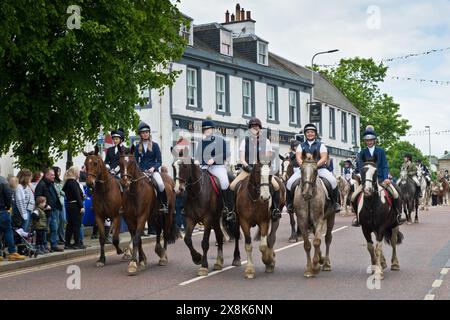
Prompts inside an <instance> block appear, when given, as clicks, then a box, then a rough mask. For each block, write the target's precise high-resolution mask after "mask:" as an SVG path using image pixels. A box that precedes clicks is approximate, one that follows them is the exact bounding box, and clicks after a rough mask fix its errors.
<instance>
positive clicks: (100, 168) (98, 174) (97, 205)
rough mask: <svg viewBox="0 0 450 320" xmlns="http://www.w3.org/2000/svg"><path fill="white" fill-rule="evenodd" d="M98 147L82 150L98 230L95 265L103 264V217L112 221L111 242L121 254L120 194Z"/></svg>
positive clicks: (116, 182) (100, 265) (118, 187)
mask: <svg viewBox="0 0 450 320" xmlns="http://www.w3.org/2000/svg"><path fill="white" fill-rule="evenodd" d="M98 152H99V150H98V147H97V146H96V147H95V151H93V152H89V153H86V152H83V154H84V155H85V156H86V160H85V161H84V166H85V168H86V173H87V178H86V184H87V185H88V186H89V187H91V188H93V189H94V192H93V195H92V204H93V208H94V212H95V221H96V223H97V226H98V230H99V234H100V236H99V242H100V258H99V259H98V261H97V267H103V266H104V265H105V260H106V259H105V239H106V237H105V219H106V218H109V219H111V221H112V232H113V244H114V246H115V247H116V252H117V254H122V253H123V252H122V249H120V247H119V232H120V219H121V216H120V214H119V211H120V208H121V206H122V195H121V192H120V185H119V182H118V181H117V180H116V179H115V178H114V177H113V176H112V175H111V174H109V172H108V170H107V169H106V166H105V163H104V162H103V160H102V158H101V157H100V156H99V155H98Z"/></svg>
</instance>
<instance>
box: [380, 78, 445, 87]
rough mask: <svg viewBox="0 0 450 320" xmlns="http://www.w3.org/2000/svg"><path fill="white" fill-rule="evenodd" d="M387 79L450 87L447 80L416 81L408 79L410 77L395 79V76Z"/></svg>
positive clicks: (415, 79)
mask: <svg viewBox="0 0 450 320" xmlns="http://www.w3.org/2000/svg"><path fill="white" fill-rule="evenodd" d="M388 79H391V80H406V81H414V82H419V83H432V84H436V85H441V86H450V81H447V80H444V81H442V80H428V79H417V78H410V77H397V76H391V77H388Z"/></svg>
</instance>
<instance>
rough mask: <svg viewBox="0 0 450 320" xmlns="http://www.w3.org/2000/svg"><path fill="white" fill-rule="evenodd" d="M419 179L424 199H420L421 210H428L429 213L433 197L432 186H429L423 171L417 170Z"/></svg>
mask: <svg viewBox="0 0 450 320" xmlns="http://www.w3.org/2000/svg"><path fill="white" fill-rule="evenodd" d="M417 178H418V179H419V182H420V191H421V193H422V197H421V198H420V199H419V203H420V210H426V211H428V205H429V204H428V203H429V201H430V197H431V194H430V193H431V190H430V186H428V185H427V179H426V178H425V175H424V174H423V171H422V170H420V169H419V170H417Z"/></svg>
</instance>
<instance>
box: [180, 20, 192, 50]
mask: <svg viewBox="0 0 450 320" xmlns="http://www.w3.org/2000/svg"><path fill="white" fill-rule="evenodd" d="M193 28H194V24H193V23H192V21H191V25H190V26H189V27H188V26H186V25H184V24H182V25H181V28H180V35H181V36H182V37H183V38H184V39H186V41H187V42H188V45H190V46H193V45H194V37H193V33H192V31H193Z"/></svg>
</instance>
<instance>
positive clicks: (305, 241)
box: [302, 228, 314, 278]
mask: <svg viewBox="0 0 450 320" xmlns="http://www.w3.org/2000/svg"><path fill="white" fill-rule="evenodd" d="M304 229H305V228H302V237H303V248H304V249H305V253H306V268H305V272H304V273H303V276H305V277H306V278H311V277H313V276H314V273H313V270H312V262H311V241H309V234H308V230H304Z"/></svg>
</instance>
